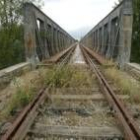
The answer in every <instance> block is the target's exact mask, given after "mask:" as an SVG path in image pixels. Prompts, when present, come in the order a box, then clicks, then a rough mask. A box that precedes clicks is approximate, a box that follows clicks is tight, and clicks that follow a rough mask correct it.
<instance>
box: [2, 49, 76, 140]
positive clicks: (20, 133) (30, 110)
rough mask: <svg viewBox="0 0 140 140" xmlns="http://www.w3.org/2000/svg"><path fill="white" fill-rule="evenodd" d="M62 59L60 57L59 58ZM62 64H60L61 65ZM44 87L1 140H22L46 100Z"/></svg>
mask: <svg viewBox="0 0 140 140" xmlns="http://www.w3.org/2000/svg"><path fill="white" fill-rule="evenodd" d="M74 49H75V47H72V48H71V49H70V50H69V53H68V52H67V51H66V56H65V54H63V55H64V56H65V57H64V58H63V61H62V62H60V64H59V65H58V66H59V69H61V68H62V67H63V66H64V65H65V64H66V63H67V62H68V59H69V58H70V56H71V54H72V53H73V51H74ZM61 57H62V56H61ZM60 59H61V58H60ZM61 63H62V64H61ZM46 89H47V88H46V87H44V88H43V89H42V90H41V91H40V92H39V93H38V95H37V96H36V97H35V99H34V100H33V101H32V102H31V103H29V104H28V105H27V106H26V107H25V109H24V110H23V111H22V112H21V113H20V114H19V116H18V117H17V119H16V120H15V121H14V123H13V124H12V126H11V127H10V128H9V130H8V131H7V132H6V133H5V134H4V135H3V136H2V138H1V140H23V139H24V137H25V135H26V133H27V130H28V128H29V127H30V126H31V124H32V122H33V121H34V119H35V117H36V116H37V114H38V113H37V108H38V107H39V106H40V105H41V104H43V103H44V102H45V100H46V99H47V92H46Z"/></svg>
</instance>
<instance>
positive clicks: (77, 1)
mask: <svg viewBox="0 0 140 140" xmlns="http://www.w3.org/2000/svg"><path fill="white" fill-rule="evenodd" d="M115 1H116V0H46V1H45V5H44V7H43V11H44V12H45V13H46V14H47V15H48V16H49V17H50V18H52V19H53V20H54V21H55V22H56V23H58V24H59V25H60V26H61V27H62V28H64V29H65V30H66V31H68V32H70V33H73V32H75V31H79V29H81V30H82V28H83V30H85V28H86V27H87V30H88V29H89V27H91V28H92V27H93V26H95V25H96V24H97V23H98V22H99V21H100V20H101V19H102V18H104V17H105V16H106V15H107V14H108V13H109V12H110V11H111V10H112V7H113V5H114V2H115Z"/></svg>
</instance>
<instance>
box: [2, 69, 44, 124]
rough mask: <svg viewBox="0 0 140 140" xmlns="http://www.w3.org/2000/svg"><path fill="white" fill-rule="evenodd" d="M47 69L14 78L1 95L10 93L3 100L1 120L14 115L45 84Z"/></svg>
mask: <svg viewBox="0 0 140 140" xmlns="http://www.w3.org/2000/svg"><path fill="white" fill-rule="evenodd" d="M45 71H46V70H45V69H39V70H35V71H32V72H29V73H27V74H25V75H22V76H21V77H17V78H14V79H13V80H12V81H11V83H10V84H9V86H8V87H7V88H6V89H4V90H2V91H1V95H6V94H8V95H10V97H9V98H5V99H4V100H3V101H2V105H3V108H2V110H0V122H1V121H4V120H7V119H9V118H10V117H12V116H14V115H15V114H16V113H17V112H18V111H20V110H22V108H24V107H25V106H26V105H27V104H28V103H29V102H30V101H31V100H32V99H33V98H34V96H35V95H36V94H37V93H38V91H39V90H40V89H41V88H42V87H43V85H44V75H45Z"/></svg>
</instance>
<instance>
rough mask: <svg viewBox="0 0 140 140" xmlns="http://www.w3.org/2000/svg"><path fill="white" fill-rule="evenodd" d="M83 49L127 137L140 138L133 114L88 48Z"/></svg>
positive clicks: (127, 139) (129, 139) (136, 139)
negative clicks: (114, 89) (90, 55)
mask: <svg viewBox="0 0 140 140" xmlns="http://www.w3.org/2000/svg"><path fill="white" fill-rule="evenodd" d="M81 49H82V52H83V55H84V57H85V60H86V62H87V63H88V64H89V66H90V68H91V69H92V70H93V71H94V72H95V74H96V76H97V78H98V81H99V83H100V87H101V90H102V91H103V93H104V94H105V96H106V98H107V100H108V102H109V104H110V105H111V106H112V107H113V109H114V110H115V115H116V116H117V117H118V119H119V121H120V122H121V125H122V126H123V128H124V134H125V139H126V140H140V129H139V127H138V125H137V124H136V122H135V121H134V119H133V116H132V115H131V114H129V113H128V112H129V111H128V110H127V109H126V108H125V106H124V104H123V102H122V101H121V100H120V99H119V98H118V97H117V96H116V94H115V92H114V91H113V90H112V88H111V86H110V85H109V84H108V82H107V80H106V79H105V77H104V76H103V74H102V73H101V72H100V71H99V69H98V68H97V67H96V65H95V64H94V63H93V61H92V59H91V58H90V57H89V55H88V53H87V52H86V50H85V49H84V48H83V47H81Z"/></svg>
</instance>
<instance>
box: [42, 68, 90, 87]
mask: <svg viewBox="0 0 140 140" xmlns="http://www.w3.org/2000/svg"><path fill="white" fill-rule="evenodd" d="M45 83H46V85H48V86H50V87H53V88H62V87H63V88H66V87H76V88H77V87H89V86H91V85H92V83H93V77H92V76H91V75H90V74H89V72H85V71H80V69H78V68H76V69H75V67H73V66H65V67H63V68H62V69H57V68H56V67H54V68H53V69H51V70H48V71H47V72H46V80H45Z"/></svg>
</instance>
